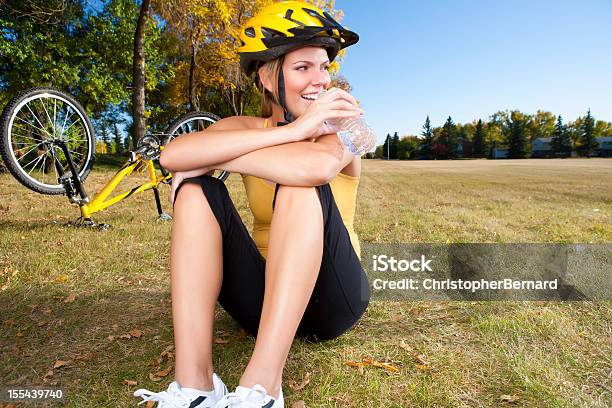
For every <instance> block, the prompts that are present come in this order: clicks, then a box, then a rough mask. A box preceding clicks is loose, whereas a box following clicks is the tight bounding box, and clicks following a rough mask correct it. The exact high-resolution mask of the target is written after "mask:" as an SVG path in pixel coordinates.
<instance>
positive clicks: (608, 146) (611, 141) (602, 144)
mask: <svg viewBox="0 0 612 408" xmlns="http://www.w3.org/2000/svg"><path fill="white" fill-rule="evenodd" d="M595 140H596V141H597V144H598V145H599V146H598V147H597V149H595V151H593V153H591V154H590V156H591V157H612V136H605V137H596V138H595ZM551 143H552V137H538V138H536V139H534V140H533V142H532V143H531V157H552V148H551ZM572 157H576V154H575V152H572Z"/></svg>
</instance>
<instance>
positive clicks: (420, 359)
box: [416, 354, 429, 365]
mask: <svg viewBox="0 0 612 408" xmlns="http://www.w3.org/2000/svg"><path fill="white" fill-rule="evenodd" d="M426 358H427V357H426V356H425V354H418V355H417V356H416V360H417V362H418V363H419V364H422V365H429V364H427V360H426Z"/></svg>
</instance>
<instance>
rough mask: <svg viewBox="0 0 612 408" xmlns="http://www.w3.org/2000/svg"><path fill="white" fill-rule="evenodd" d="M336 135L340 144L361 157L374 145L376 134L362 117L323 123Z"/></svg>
mask: <svg viewBox="0 0 612 408" xmlns="http://www.w3.org/2000/svg"><path fill="white" fill-rule="evenodd" d="M325 123H326V124H327V126H329V127H331V128H332V129H333V130H334V131H335V132H337V133H338V137H339V138H340V140H341V141H342V144H344V146H345V147H346V148H347V149H348V151H349V152H351V153H352V154H354V155H355V156H361V155H363V154H365V153H367V152H368V151H370V150H371V149H372V148H373V147H374V145H376V133H375V132H374V129H372V127H371V126H370V125H368V123H367V122H366V120H365V118H364V117H363V116H358V117H352V118H335V119H329V120H327V121H325Z"/></svg>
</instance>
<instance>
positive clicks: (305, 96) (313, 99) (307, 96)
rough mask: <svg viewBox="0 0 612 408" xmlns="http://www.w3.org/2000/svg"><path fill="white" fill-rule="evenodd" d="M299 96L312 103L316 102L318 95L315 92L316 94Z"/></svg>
mask: <svg viewBox="0 0 612 408" xmlns="http://www.w3.org/2000/svg"><path fill="white" fill-rule="evenodd" d="M300 96H301V97H302V99H304V100H306V101H309V102H312V101H315V100H317V98H318V97H319V93H318V92H316V93H309V94H302V95H300Z"/></svg>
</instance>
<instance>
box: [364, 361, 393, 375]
mask: <svg viewBox="0 0 612 408" xmlns="http://www.w3.org/2000/svg"><path fill="white" fill-rule="evenodd" d="M370 364H371V365H373V366H374V367H380V368H384V369H385V370H387V371H391V372H393V373H399V368H397V367H395V366H394V365H391V364H389V363H383V362H380V361H376V360H372V361H370Z"/></svg>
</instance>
